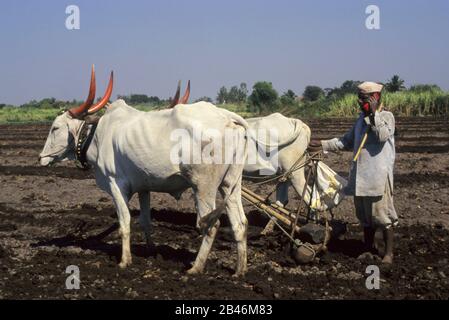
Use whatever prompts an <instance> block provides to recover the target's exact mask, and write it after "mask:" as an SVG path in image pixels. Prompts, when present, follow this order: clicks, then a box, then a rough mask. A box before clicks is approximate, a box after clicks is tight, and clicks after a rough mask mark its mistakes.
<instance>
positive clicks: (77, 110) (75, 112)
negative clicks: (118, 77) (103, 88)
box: [69, 65, 96, 118]
mask: <svg viewBox="0 0 449 320" xmlns="http://www.w3.org/2000/svg"><path fill="white" fill-rule="evenodd" d="M95 90H96V86H95V67H94V65H92V71H91V76H90V87H89V95H88V96H87V99H86V101H85V102H84V103H83V104H82V105H80V106H78V107H73V108H71V109H70V110H69V113H70V115H71V116H72V117H74V118H79V117H81V116H83V115H84V114H85V113H86V110H87V109H88V108H89V107H90V106H91V105H92V104H93V103H94V100H95Z"/></svg>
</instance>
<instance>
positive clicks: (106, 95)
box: [87, 71, 114, 114]
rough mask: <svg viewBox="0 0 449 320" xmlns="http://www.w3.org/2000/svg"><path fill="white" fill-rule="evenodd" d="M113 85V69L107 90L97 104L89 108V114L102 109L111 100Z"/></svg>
mask: <svg viewBox="0 0 449 320" xmlns="http://www.w3.org/2000/svg"><path fill="white" fill-rule="evenodd" d="M113 86H114V71H111V77H110V78H109V84H108V87H107V89H106V92H105V93H104V96H103V98H102V99H101V101H100V102H98V103H97V104H96V105H94V106H93V107H91V108H89V111H88V112H87V113H88V114H93V113H95V112H98V111H100V109H101V108H103V107H104V106H105V105H106V104H107V103H108V101H109V99H110V98H111V95H112V88H113Z"/></svg>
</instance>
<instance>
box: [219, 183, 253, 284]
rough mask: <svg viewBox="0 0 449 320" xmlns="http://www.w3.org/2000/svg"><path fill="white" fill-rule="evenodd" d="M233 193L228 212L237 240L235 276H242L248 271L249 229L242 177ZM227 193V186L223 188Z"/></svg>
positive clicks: (228, 204)
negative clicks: (247, 240)
mask: <svg viewBox="0 0 449 320" xmlns="http://www.w3.org/2000/svg"><path fill="white" fill-rule="evenodd" d="M233 187H234V189H233V190H232V191H231V195H230V196H229V198H228V201H227V202H226V213H227V215H228V217H229V221H230V222H231V226H232V231H233V232H234V238H235V241H236V242H237V268H236V270H235V274H234V276H242V275H244V274H245V273H246V271H247V247H246V238H247V231H248V220H247V219H246V215H245V211H244V210H243V205H242V193H241V191H242V190H241V188H242V187H241V177H240V178H239V180H238V182H237V184H236V185H235V186H233ZM223 189H224V192H225V193H227V192H228V190H226V189H227V187H225V188H223Z"/></svg>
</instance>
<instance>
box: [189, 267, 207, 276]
mask: <svg viewBox="0 0 449 320" xmlns="http://www.w3.org/2000/svg"><path fill="white" fill-rule="evenodd" d="M202 272H203V271H202V270H200V269H198V268H195V267H192V268H190V269H189V270H187V274H189V275H194V274H200V273H202Z"/></svg>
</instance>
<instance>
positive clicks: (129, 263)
mask: <svg viewBox="0 0 449 320" xmlns="http://www.w3.org/2000/svg"><path fill="white" fill-rule="evenodd" d="M130 265H131V261H122V262H120V263H119V264H118V266H119V268H120V269H126V267H128V266H130Z"/></svg>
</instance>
